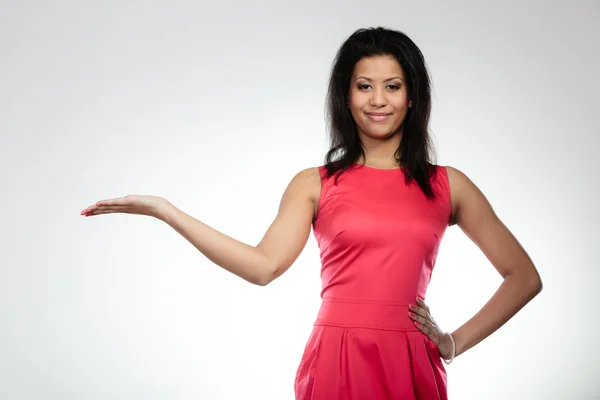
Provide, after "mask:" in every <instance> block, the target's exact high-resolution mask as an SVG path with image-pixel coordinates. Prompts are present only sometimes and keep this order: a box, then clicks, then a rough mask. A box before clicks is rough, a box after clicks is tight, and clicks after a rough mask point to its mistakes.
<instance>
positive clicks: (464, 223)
mask: <svg viewBox="0 0 600 400" xmlns="http://www.w3.org/2000/svg"><path fill="white" fill-rule="evenodd" d="M429 88H430V84H429V77H428V73H427V69H426V66H425V62H424V60H423V56H422V54H421V52H420V51H419V49H418V47H417V46H416V45H415V44H414V43H413V42H412V41H411V40H410V39H409V38H408V37H407V36H406V35H404V34H403V33H401V32H397V31H393V30H388V29H384V28H374V29H361V30H358V31H357V32H355V33H354V34H353V35H352V36H350V37H349V38H348V39H347V40H346V42H345V43H344V44H343V45H342V47H341V48H340V50H339V52H338V54H337V57H336V60H335V63H334V66H333V70H332V73H331V79H330V85H329V93H328V114H329V120H330V128H331V135H332V146H331V149H330V151H329V152H328V154H327V157H326V164H325V165H323V166H320V167H317V168H308V169H306V170H303V171H301V172H299V173H298V174H297V175H296V176H295V177H294V178H293V179H292V180H291V182H290V183H289V185H288V187H287V188H286V190H285V192H284V194H283V197H282V200H281V203H280V208H279V212H278V214H277V216H276V218H275V220H274V221H273V223H272V225H271V226H270V227H269V229H268V230H267V232H266V233H265V235H264V237H263V239H262V240H261V241H260V243H259V244H258V245H256V246H251V245H247V244H244V243H241V242H239V241H236V240H235V239H233V238H231V237H229V236H226V235H225V234H223V233H221V232H218V231H216V230H214V229H212V228H211V227H209V226H207V225H205V224H203V223H202V222H200V221H198V220H196V219H194V218H192V217H191V216H189V215H186V214H185V213H184V212H182V211H180V210H179V209H177V208H176V207H175V206H174V205H172V204H171V203H169V202H168V201H167V200H165V199H163V198H160V197H154V196H137V195H136V196H126V197H123V198H118V199H112V200H104V201H100V202H98V203H97V204H95V205H93V206H90V207H88V208H86V209H85V210H83V211H82V215H85V216H91V215H101V214H107V213H131V214H143V215H149V216H153V217H156V218H158V219H160V220H162V221H164V222H166V223H167V224H169V225H170V226H171V227H172V228H173V229H175V230H176V231H177V232H179V233H180V234H181V235H182V236H184V237H185V238H186V239H187V240H188V241H189V242H190V243H192V244H193V245H194V246H195V247H196V248H197V249H198V250H200V252H202V253H203V254H204V255H205V256H206V257H208V258H209V259H210V260H211V261H213V262H214V263H215V264H217V265H219V266H221V267H223V268H225V269H226V270H228V271H230V272H232V273H234V274H236V275H238V276H240V277H242V278H243V279H245V280H247V281H249V282H251V283H254V284H256V285H267V284H268V283H270V282H272V281H273V280H274V279H276V278H277V277H279V276H281V274H283V273H284V272H285V271H286V270H287V269H288V268H289V267H290V266H291V265H292V263H293V262H294V261H295V260H296V258H297V257H298V255H299V254H300V252H301V251H302V249H303V248H304V246H305V244H306V242H307V240H308V236H309V233H310V230H311V226H312V227H313V229H314V233H315V237H316V239H317V242H318V244H319V248H320V250H321V261H322V274H321V275H322V280H323V289H322V292H321V297H322V300H323V301H322V305H321V308H320V310H319V314H318V316H317V319H316V321H315V324H314V327H313V331H312V333H311V335H310V338H309V340H308V342H307V345H306V348H305V351H304V353H303V355H302V359H301V362H300V365H299V366H298V370H297V374H296V380H295V393H296V398H297V399H327V400H329V399H446V398H447V389H446V371H445V369H444V366H443V364H442V360H443V361H445V362H446V363H450V362H452V360H453V359H454V358H455V357H457V356H459V355H460V354H462V353H464V352H465V351H467V350H468V349H469V348H471V347H473V346H475V345H476V344H477V343H479V342H481V341H482V340H483V339H484V338H486V337H487V336H489V335H490V334H491V333H493V332H494V331H495V330H497V329H498V328H499V327H500V326H502V325H503V324H504V323H505V322H506V321H508V320H509V319H510V318H511V317H512V316H513V315H515V313H516V312H518V311H519V310H520V309H521V308H522V307H523V306H524V305H525V304H526V303H527V302H529V301H530V300H531V299H532V298H533V297H534V296H535V295H536V294H537V293H539V292H540V290H541V288H542V284H541V280H540V277H539V275H538V273H537V271H536V268H535V267H534V265H533V263H532V262H531V260H530V258H529V257H528V255H527V254H526V252H525V251H524V250H523V248H522V247H521V246H520V245H519V243H518V242H517V240H516V239H515V238H514V236H513V235H512V234H511V233H510V231H509V230H508V229H507V228H506V227H505V226H504V224H503V223H502V222H501V221H500V220H499V219H498V217H497V216H496V215H495V213H494V211H493V209H492V207H491V206H490V204H489V203H488V201H487V200H486V198H485V196H484V195H483V194H482V193H481V191H480V190H479V189H478V188H477V187H476V186H475V185H474V184H473V183H472V182H471V181H470V180H469V178H467V176H465V175H464V174H463V173H462V172H460V171H459V170H457V169H455V168H452V167H442V166H438V165H434V164H433V163H432V162H431V160H430V155H429V153H430V148H429V146H430V143H429V141H430V138H429V134H428V121H429V114H430V108H431V99H430V89H429ZM454 224H456V225H458V226H460V227H461V229H462V230H463V231H464V232H465V233H466V234H467V236H468V237H469V238H471V240H472V241H473V242H474V243H475V244H476V245H477V246H479V248H480V249H481V250H482V251H483V253H484V254H485V255H486V256H487V258H488V259H489V260H490V262H491V263H492V264H493V266H494V267H495V268H496V269H497V270H498V272H499V273H500V274H501V275H502V277H503V278H504V281H503V283H502V285H501V286H500V287H499V289H498V291H497V292H496V293H495V294H494V296H493V297H492V298H491V299H490V300H489V302H488V303H487V304H486V305H485V306H484V307H483V308H482V310H481V311H480V312H479V313H477V314H476V315H475V316H474V317H473V318H472V319H470V320H469V321H467V322H466V323H465V324H464V325H462V326H461V327H460V328H458V329H457V330H455V331H454V332H452V333H448V332H446V333H444V332H443V331H442V330H441V329H440V327H439V326H438V325H437V324H436V322H435V321H434V319H433V317H432V315H431V313H430V312H429V308H428V307H427V305H426V303H425V302H424V301H423V299H424V298H425V294H426V290H427V285H428V283H429V280H430V278H431V273H432V270H433V267H434V265H435V260H436V256H437V251H438V248H439V244H440V240H441V238H442V236H443V234H444V231H445V229H446V227H447V226H451V225H454Z"/></svg>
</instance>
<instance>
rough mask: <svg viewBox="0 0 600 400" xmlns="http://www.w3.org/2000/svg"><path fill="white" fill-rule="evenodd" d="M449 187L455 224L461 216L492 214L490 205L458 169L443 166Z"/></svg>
mask: <svg viewBox="0 0 600 400" xmlns="http://www.w3.org/2000/svg"><path fill="white" fill-rule="evenodd" d="M445 169H446V171H447V174H448V184H449V186H450V198H451V202H452V216H453V221H454V222H455V223H458V222H460V218H461V215H462V216H463V217H464V216H465V215H467V214H472V213H474V212H476V213H482V212H483V213H491V212H493V210H492V208H491V205H490V204H489V202H488V200H487V198H486V197H485V195H484V194H483V193H482V191H481V190H480V189H479V187H477V185H476V184H475V183H474V182H473V181H472V180H471V179H470V178H469V177H468V176H467V174H466V173H464V172H463V171H461V170H459V169H458V168H455V167H451V166H445Z"/></svg>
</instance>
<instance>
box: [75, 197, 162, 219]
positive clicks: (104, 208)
mask: <svg viewBox="0 0 600 400" xmlns="http://www.w3.org/2000/svg"><path fill="white" fill-rule="evenodd" d="M165 202H166V200H165V199H164V198H162V197H158V196H146V195H135V194H132V195H127V196H125V197H119V198H116V199H108V200H101V201H99V202H97V203H96V204H94V205H91V206H89V207H87V208H85V209H83V210H82V211H81V214H80V215H83V216H86V217H89V216H92V215H100V214H115V213H124V214H139V215H148V216H151V217H157V215H158V212H159V210H160V208H161V207H162V206H163V205H164V203H165Z"/></svg>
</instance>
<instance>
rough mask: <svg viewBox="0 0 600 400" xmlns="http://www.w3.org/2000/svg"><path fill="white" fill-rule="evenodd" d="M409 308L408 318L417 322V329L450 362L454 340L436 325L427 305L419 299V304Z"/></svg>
mask: <svg viewBox="0 0 600 400" xmlns="http://www.w3.org/2000/svg"><path fill="white" fill-rule="evenodd" d="M408 307H409V310H408V316H409V317H410V318H411V319H412V320H413V321H415V325H416V327H417V328H419V330H420V331H421V332H423V333H424V334H425V335H427V337H428V338H429V339H431V340H432V341H433V343H435V344H436V346H437V347H438V350H439V352H440V356H441V357H442V358H443V359H445V360H449V359H450V357H452V339H450V337H449V336H448V335H446V334H444V332H442V330H441V329H440V327H439V326H438V325H437V324H436V323H435V321H434V320H433V317H432V316H431V313H430V312H429V307H428V306H427V304H425V302H424V301H423V300H421V299H420V298H419V297H417V304H410V305H409V306H408Z"/></svg>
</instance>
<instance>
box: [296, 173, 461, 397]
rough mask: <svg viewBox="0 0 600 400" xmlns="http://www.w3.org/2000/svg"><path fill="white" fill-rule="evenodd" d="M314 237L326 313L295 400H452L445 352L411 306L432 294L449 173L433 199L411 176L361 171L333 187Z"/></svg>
mask: <svg viewBox="0 0 600 400" xmlns="http://www.w3.org/2000/svg"><path fill="white" fill-rule="evenodd" d="M319 170H320V172H321V182H322V188H321V198H320V201H319V203H320V204H319V210H318V215H317V218H316V220H315V222H314V224H313V230H314V235H315V238H316V240H317V243H318V245H319V248H320V251H321V263H322V267H321V279H322V291H321V298H322V303H321V308H320V310H319V313H318V316H317V318H316V321H315V323H314V327H313V330H312V333H311V335H310V337H309V339H308V342H307V344H306V348H305V350H304V353H303V355H302V359H301V361H300V365H299V366H298V370H297V373H296V379H295V383H294V391H295V394H296V399H297V400H309V399H310V400H362V399H368V400H378V399H382V400H383V399H386V400H387V399H401V400H412V399H419V400H434V399H435V400H438V399H447V390H446V370H445V369H444V365H443V362H442V359H441V358H440V355H439V352H438V348H437V346H436V345H435V343H433V341H431V340H430V339H429V338H428V337H427V336H426V335H425V334H423V333H422V332H420V331H419V330H418V328H417V327H415V325H414V322H413V321H412V320H411V319H410V317H409V316H408V304H409V303H413V304H414V303H415V301H416V297H417V296H420V297H421V298H423V299H425V298H426V291H427V286H428V284H429V281H430V279H431V273H432V270H433V267H434V265H435V260H436V256H437V252H438V248H439V244H440V241H441V239H442V236H443V234H444V232H445V230H446V227H447V226H448V222H449V220H450V216H451V204H450V189H449V184H448V175H447V171H446V168H445V167H441V166H437V167H436V174H435V176H434V178H433V179H432V187H433V190H434V192H435V193H436V195H437V197H436V199H435V200H433V201H430V200H428V199H427V198H426V197H425V195H424V194H423V192H422V191H421V189H420V188H419V186H418V185H417V183H416V181H413V182H412V183H411V184H410V185H408V186H406V185H405V183H404V170H403V169H393V170H380V169H375V168H371V167H364V166H359V165H354V166H353V167H352V168H351V170H349V171H346V172H345V173H344V174H342V175H341V176H340V178H339V180H338V184H337V185H335V184H334V179H335V175H334V176H332V177H330V178H326V177H325V168H324V167H323V166H321V167H319Z"/></svg>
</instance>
